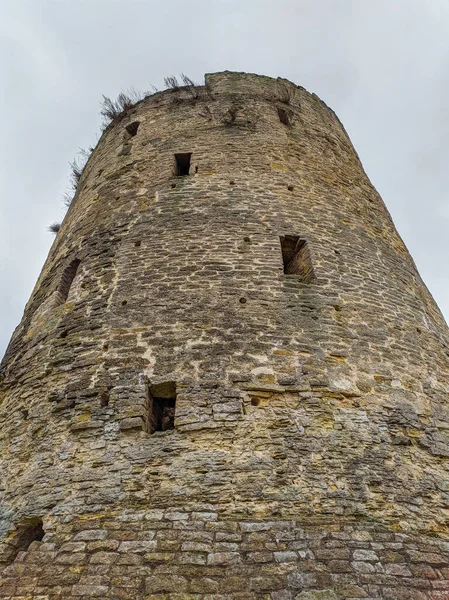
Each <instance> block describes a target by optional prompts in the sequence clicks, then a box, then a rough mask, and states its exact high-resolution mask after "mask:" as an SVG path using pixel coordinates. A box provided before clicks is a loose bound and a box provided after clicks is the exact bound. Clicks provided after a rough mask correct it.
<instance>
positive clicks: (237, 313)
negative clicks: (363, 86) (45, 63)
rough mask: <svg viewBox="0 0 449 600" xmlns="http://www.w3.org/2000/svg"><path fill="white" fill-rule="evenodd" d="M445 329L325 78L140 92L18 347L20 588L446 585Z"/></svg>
mask: <svg viewBox="0 0 449 600" xmlns="http://www.w3.org/2000/svg"><path fill="white" fill-rule="evenodd" d="M136 123H137V124H138V126H136ZM129 126H131V127H129ZM187 153H191V157H190V170H189V174H188V175H185V176H181V175H177V172H176V160H175V155H183V156H184V159H185V155H186V154H187ZM184 159H183V160H184ZM179 160H180V159H179V157H178V167H179ZM448 342H449V336H448V330H447V326H446V324H445V322H444V320H443V318H442V316H441V314H440V312H439V310H438V308H437V306H436V305H435V303H434V301H433V299H432V298H431V296H430V294H429V292H428V291H427V289H426V287H425V286H424V284H423V283H422V281H421V279H420V277H419V274H418V273H417V270H416V267H415V265H414V263H413V260H412V259H411V257H410V255H409V254H408V252H407V250H406V248H405V246H404V244H403V242H402V241H401V239H400V237H399V236H398V234H397V232H396V230H395V228H394V226H393V224H392V222H391V218H390V216H389V214H388V211H387V209H386V208H385V205H384V204H383V202H382V200H381V199H380V197H379V195H378V194H377V192H376V191H375V189H374V188H373V187H372V185H371V183H370V182H369V180H368V178H367V177H366V175H365V173H364V171H363V168H362V165H361V163H360V161H359V159H358V157H357V154H356V152H355V151H354V149H353V147H352V145H351V143H350V140H349V138H348V136H347V134H346V132H345V130H344V129H343V127H342V125H341V124H340V122H339V121H338V119H337V118H336V116H335V114H334V113H333V112H332V111H331V110H330V109H329V108H328V107H327V106H326V105H325V104H324V103H323V102H322V101H321V100H319V99H318V98H317V97H316V96H315V95H313V94H309V93H308V92H306V91H305V90H304V89H303V88H299V87H297V86H295V85H293V84H291V83H289V82H285V81H283V80H274V79H271V78H268V77H262V76H256V75H249V74H239V73H228V72H225V73H216V74H211V75H208V76H207V77H206V86H203V87H199V88H195V89H188V88H184V89H180V90H168V91H166V92H163V93H158V94H155V95H154V96H151V97H149V98H147V99H145V100H144V101H142V102H140V103H138V104H136V105H135V106H134V107H132V108H130V109H129V110H128V111H127V112H126V114H124V115H122V116H121V117H120V118H117V119H116V120H115V122H114V123H113V124H111V125H110V126H109V127H108V128H107V129H106V131H105V132H104V134H103V135H102V137H101V139H100V141H99V143H98V145H97V147H96V148H95V150H94V151H93V153H92V155H91V157H90V159H89V161H88V163H87V165H86V167H85V169H84V172H83V174H82V176H81V178H80V182H79V187H78V191H77V194H76V197H75V199H74V201H73V203H72V205H71V207H70V209H69V212H68V214H67V217H66V218H65V220H64V222H63V224H62V227H61V229H60V231H59V233H58V235H57V238H56V240H55V243H54V245H53V247H52V249H51V251H50V254H49V257H48V259H47V261H46V263H45V265H44V268H43V271H42V273H41V275H40V277H39V280H38V282H37V284H36V287H35V289H34V291H33V294H32V296H31V298H30V301H29V302H28V304H27V307H26V309H25V313H24V317H23V320H22V322H21V323H20V324H19V326H18V328H17V329H16V331H15V333H14V335H13V338H12V340H11V343H10V346H9V348H8V350H7V352H6V355H5V358H4V359H3V362H2V364H1V378H0V473H1V477H0V598H5V599H6V598H7V599H9V600H11V599H13V600H19V599H24V598H27V599H29V600H38V599H41V600H44V599H46V600H61V599H66V600H75V599H78V598H104V599H108V600H117V599H126V600H128V599H131V598H132V599H133V600H144V599H147V600H167V599H168V600H294V599H297V600H344V599H348V600H349V599H351V598H366V599H368V600H373V599H375V600H379V599H385V598H392V599H393V598H396V599H399V598H401V599H407V600H410V599H411V600H440V599H441V600H442V599H443V598H444V599H447V598H448V597H449V589H448V587H449V584H448V580H449V540H448V535H449V528H448V514H447V511H448V508H447V507H448V506H449V477H448V462H447V457H448V456H449V438H448V430H449V400H448V389H449V371H448V360H449V359H448V348H449V346H448ZM175 396H176V404H175V406H173V403H174V400H175V398H174V397H175ZM158 411H159V412H158ZM44 535H45V537H43V539H42V536H44Z"/></svg>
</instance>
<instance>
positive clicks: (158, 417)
mask: <svg viewBox="0 0 449 600" xmlns="http://www.w3.org/2000/svg"><path fill="white" fill-rule="evenodd" d="M175 410H176V383H175V382H174V381H165V382H164V383H160V384H158V385H149V386H148V410H147V418H146V424H145V425H146V426H145V429H146V431H147V432H148V433H154V432H156V431H169V430H171V429H174V428H175Z"/></svg>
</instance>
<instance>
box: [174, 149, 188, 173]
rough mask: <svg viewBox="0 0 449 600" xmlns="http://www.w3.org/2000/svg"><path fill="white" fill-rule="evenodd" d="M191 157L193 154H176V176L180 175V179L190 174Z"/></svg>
mask: <svg viewBox="0 0 449 600" xmlns="http://www.w3.org/2000/svg"><path fill="white" fill-rule="evenodd" d="M191 157H192V153H191V152H187V153H184V154H175V160H176V175H178V177H185V176H186V175H188V174H189V171H190V159H191Z"/></svg>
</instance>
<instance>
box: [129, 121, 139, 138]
mask: <svg viewBox="0 0 449 600" xmlns="http://www.w3.org/2000/svg"><path fill="white" fill-rule="evenodd" d="M139 125H140V122H139V121H134V122H133V123H130V124H129V125H127V126H126V131H127V132H128V133H129V135H130V136H131V137H134V136H135V135H136V133H137V130H138V129H139Z"/></svg>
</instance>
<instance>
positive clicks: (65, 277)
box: [58, 258, 81, 304]
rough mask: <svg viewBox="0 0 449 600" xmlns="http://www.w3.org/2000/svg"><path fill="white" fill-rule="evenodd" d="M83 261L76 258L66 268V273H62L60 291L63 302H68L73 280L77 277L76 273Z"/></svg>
mask: <svg viewBox="0 0 449 600" xmlns="http://www.w3.org/2000/svg"><path fill="white" fill-rule="evenodd" d="M80 263H81V261H80V260H78V259H77V258H75V259H74V260H72V262H71V263H70V264H69V266H68V267H66V268H65V270H64V273H63V274H62V277H61V281H60V283H59V287H58V292H59V293H60V294H61V304H62V303H64V302H66V300H67V298H68V297H69V292H70V288H71V286H72V283H73V280H74V279H75V277H76V273H77V271H78V267H79V266H80Z"/></svg>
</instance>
